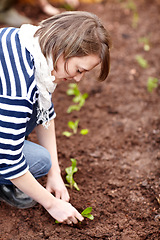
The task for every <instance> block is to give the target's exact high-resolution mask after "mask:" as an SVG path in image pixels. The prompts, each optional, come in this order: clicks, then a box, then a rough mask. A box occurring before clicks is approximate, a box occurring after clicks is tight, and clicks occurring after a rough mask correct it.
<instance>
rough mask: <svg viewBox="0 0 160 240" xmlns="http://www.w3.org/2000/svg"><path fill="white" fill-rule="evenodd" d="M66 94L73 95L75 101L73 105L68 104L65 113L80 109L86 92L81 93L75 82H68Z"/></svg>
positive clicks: (86, 95)
mask: <svg viewBox="0 0 160 240" xmlns="http://www.w3.org/2000/svg"><path fill="white" fill-rule="evenodd" d="M67 95H69V96H72V95H73V96H74V98H73V102H74V103H76V104H74V105H71V106H69V108H68V109H67V113H71V112H72V111H80V109H81V108H82V107H83V105H84V104H85V101H86V98H87V97H88V94H87V93H84V94H81V93H80V91H79V89H78V85H77V84H76V83H71V84H69V89H68V90H67Z"/></svg>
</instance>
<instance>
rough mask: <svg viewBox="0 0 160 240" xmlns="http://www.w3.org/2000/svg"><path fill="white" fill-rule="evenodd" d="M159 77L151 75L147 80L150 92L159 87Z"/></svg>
mask: <svg viewBox="0 0 160 240" xmlns="http://www.w3.org/2000/svg"><path fill="white" fill-rule="evenodd" d="M158 82H159V81H158V78H153V77H149V78H148V82H147V90H148V92H152V91H153V90H154V89H155V88H157V87H158Z"/></svg>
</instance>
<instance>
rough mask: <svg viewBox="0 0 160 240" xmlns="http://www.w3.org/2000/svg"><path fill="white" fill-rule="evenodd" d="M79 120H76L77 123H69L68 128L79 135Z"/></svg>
mask: <svg viewBox="0 0 160 240" xmlns="http://www.w3.org/2000/svg"><path fill="white" fill-rule="evenodd" d="M78 124H79V120H76V121H75V122H72V121H69V122H68V126H69V127H70V128H71V129H72V130H73V133H74V134H76V133H77V128H78Z"/></svg>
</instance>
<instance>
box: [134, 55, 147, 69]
mask: <svg viewBox="0 0 160 240" xmlns="http://www.w3.org/2000/svg"><path fill="white" fill-rule="evenodd" d="M136 60H137V62H138V64H139V65H140V66H141V67H142V68H147V67H148V62H147V60H145V59H144V58H143V57H142V56H141V55H136Z"/></svg>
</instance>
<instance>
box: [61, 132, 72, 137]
mask: <svg viewBox="0 0 160 240" xmlns="http://www.w3.org/2000/svg"><path fill="white" fill-rule="evenodd" d="M62 134H63V135H64V136H66V137H70V136H72V135H73V134H72V133H71V132H67V131H64V132H63V133H62Z"/></svg>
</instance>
